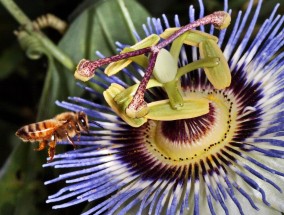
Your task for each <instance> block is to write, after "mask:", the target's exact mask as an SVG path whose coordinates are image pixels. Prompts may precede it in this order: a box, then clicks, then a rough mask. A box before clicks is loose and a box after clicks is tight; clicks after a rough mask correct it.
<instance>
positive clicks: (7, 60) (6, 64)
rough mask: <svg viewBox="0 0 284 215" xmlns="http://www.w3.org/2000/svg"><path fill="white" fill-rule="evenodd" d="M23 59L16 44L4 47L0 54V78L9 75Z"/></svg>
mask: <svg viewBox="0 0 284 215" xmlns="http://www.w3.org/2000/svg"><path fill="white" fill-rule="evenodd" d="M23 59H24V55H23V54H19V47H18V45H15V44H13V45H11V46H9V47H8V48H7V49H5V50H4V51H3V52H2V54H1V55H0V65H1V71H0V79H4V78H6V77H8V76H9V75H11V73H12V72H13V71H15V68H17V67H18V66H19V64H20V62H22V61H23Z"/></svg>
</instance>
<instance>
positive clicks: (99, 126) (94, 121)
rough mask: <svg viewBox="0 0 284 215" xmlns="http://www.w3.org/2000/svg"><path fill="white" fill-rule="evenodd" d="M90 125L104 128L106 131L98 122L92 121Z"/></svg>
mask: <svg viewBox="0 0 284 215" xmlns="http://www.w3.org/2000/svg"><path fill="white" fill-rule="evenodd" d="M90 123H94V124H95V125H97V126H99V127H100V128H103V129H104V127H103V126H101V124H99V123H97V122H96V121H90Z"/></svg>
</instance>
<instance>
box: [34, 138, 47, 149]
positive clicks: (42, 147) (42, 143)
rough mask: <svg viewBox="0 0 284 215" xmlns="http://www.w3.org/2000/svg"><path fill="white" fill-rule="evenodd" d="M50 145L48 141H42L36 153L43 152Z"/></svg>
mask: <svg viewBox="0 0 284 215" xmlns="http://www.w3.org/2000/svg"><path fill="white" fill-rule="evenodd" d="M47 144H48V141H46V140H44V141H41V142H40V143H39V145H38V148H35V149H34V150H35V151H41V150H43V149H44V148H45V147H46V146H47Z"/></svg>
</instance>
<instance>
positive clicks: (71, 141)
mask: <svg viewBox="0 0 284 215" xmlns="http://www.w3.org/2000/svg"><path fill="white" fill-rule="evenodd" d="M66 137H67V140H68V141H69V143H71V144H72V146H73V147H74V149H76V148H77V146H76V144H75V143H74V141H73V140H72V139H71V137H70V136H69V135H68V133H67V132H66Z"/></svg>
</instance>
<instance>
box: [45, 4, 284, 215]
mask: <svg viewBox="0 0 284 215" xmlns="http://www.w3.org/2000/svg"><path fill="white" fill-rule="evenodd" d="M199 2H200V8H201V9H202V10H201V12H200V14H199V17H201V18H202V17H203V16H204V15H203V12H202V11H203V8H204V6H203V4H202V3H201V1H199ZM261 4H262V1H258V4H257V6H256V9H255V10H253V9H252V5H253V1H250V2H249V4H248V8H247V10H246V11H245V13H244V14H242V13H241V12H239V13H238V15H237V17H232V20H233V22H232V24H231V25H230V26H229V29H230V32H231V33H229V34H228V33H226V32H227V30H226V29H225V30H221V31H220V33H219V34H218V45H219V47H220V49H221V50H222V53H223V54H224V56H225V59H226V60H227V62H228V65H229V71H230V73H229V74H230V75H231V79H230V80H231V82H230V83H229V84H225V85H226V86H225V85H224V86H222V87H220V89H219V87H218V86H219V85H218V84H219V83H221V82H222V80H221V79H220V80H217V79H216V80H217V82H214V81H211V80H210V75H212V74H208V73H210V71H206V69H204V68H207V67H206V66H204V65H205V64H204V62H203V61H202V62H201V63H202V67H197V68H195V69H194V70H193V71H190V72H188V71H189V70H190V69H189V70H187V65H188V64H189V62H196V61H197V60H198V59H200V55H201V57H204V56H203V54H200V55H199V52H197V49H196V48H188V46H186V47H185V45H179V46H180V48H177V49H176V50H178V51H179V53H178V55H176V54H175V55H172V57H173V59H171V60H168V61H167V62H165V64H166V63H168V62H172V61H175V60H177V61H178V62H179V63H178V67H177V68H175V67H170V68H172V69H171V70H176V71H174V72H175V76H166V77H164V76H162V75H161V76H159V75H160V74H158V75H157V76H158V78H157V80H158V81H159V83H157V82H155V80H150V81H149V83H148V85H147V87H148V88H150V86H155V87H154V88H153V89H151V90H149V91H148V92H147V93H146V97H145V102H147V104H148V106H147V108H148V109H147V111H148V112H147V111H146V112H143V114H141V115H138V117H137V115H136V116H134V118H132V117H131V116H129V115H127V113H126V112H125V110H126V109H127V105H126V104H129V103H130V102H131V100H132V98H133V97H132V96H133V94H134V93H135V91H136V90H137V89H138V85H139V81H140V80H137V77H141V76H142V77H143V76H144V72H145V67H147V66H148V65H147V59H146V61H145V59H144V58H145V56H144V55H141V56H140V58H136V59H134V60H133V59H132V58H129V59H126V60H124V61H123V62H121V64H111V65H110V67H111V69H110V67H108V68H107V74H108V73H109V72H110V73H111V75H113V76H110V77H108V76H106V75H105V73H104V72H103V71H98V70H97V71H96V76H97V77H98V78H97V79H91V80H90V81H92V82H93V83H95V84H97V85H99V86H101V87H104V88H105V92H104V97H105V98H106V100H109V101H108V104H109V105H110V107H109V106H108V105H104V104H99V103H95V102H93V101H88V100H86V99H83V98H78V97H70V98H69V101H68V102H65V101H63V102H57V104H58V105H59V106H61V107H63V108H65V109H68V110H72V111H84V112H86V113H87V115H88V116H89V118H90V127H91V131H90V134H89V135H82V137H81V138H80V141H77V142H76V144H77V145H79V146H80V147H81V148H80V149H77V150H74V151H70V152H67V153H64V154H57V155H55V157H54V161H53V162H51V163H48V164H45V165H44V166H46V167H47V166H48V167H54V168H64V169H66V171H67V173H64V174H61V175H60V176H59V177H58V178H55V179H53V180H50V181H47V182H46V184H51V183H55V182H58V181H61V180H64V181H65V182H66V186H64V187H63V188H62V189H60V190H59V191H58V192H57V193H55V194H54V195H51V196H49V198H48V200H47V202H48V203H56V205H55V206H53V208H54V209H57V208H65V207H70V206H72V205H76V204H79V203H82V202H93V206H92V207H91V208H90V209H89V210H88V211H86V212H84V214H85V215H86V214H126V213H127V212H128V213H130V214H213V215H214V214H218V215H219V214H237V213H239V214H257V213H259V214H281V212H284V206H283V204H284V196H283V193H282V189H283V187H284V178H283V176H284V171H283V167H284V160H283V156H284V150H283V149H284V148H283V147H284V125H283V123H284V117H283V114H284V111H283V110H284V104H283V101H284V88H283V84H284V81H283V80H284V79H283V77H284V55H283V45H284V34H283V21H284V17H283V16H280V15H276V11H277V8H278V7H279V5H276V6H275V9H274V10H273V11H272V12H271V15H270V17H269V18H268V19H267V20H265V22H264V23H263V24H262V26H261V28H260V29H259V30H258V33H257V34H256V35H254V36H252V35H253V34H252V32H253V31H254V30H255V24H256V22H257V21H258V15H259V12H260V9H261ZM226 6H227V2H225V9H224V10H225V11H226V10H227V8H226ZM189 12H190V13H189V16H190V22H191V23H192V22H194V17H195V10H194V8H193V7H190V9H189ZM230 12H231V11H229V13H230ZM248 17H252V19H251V20H249V19H248ZM163 20H164V23H165V26H166V27H165V28H164V27H163V26H162V25H161V22H160V19H151V21H150V19H149V22H148V25H145V26H143V28H144V29H145V32H146V34H147V35H148V36H150V35H151V34H158V35H161V34H162V35H165V34H167V33H166V32H167V29H170V30H168V32H169V31H173V30H172V28H170V26H169V24H168V23H169V22H168V20H167V18H166V17H165V16H163ZM175 27H180V26H179V21H178V19H176V26H175ZM161 29H163V30H161ZM212 29H213V28H212ZM212 29H211V30H210V34H213V33H214V32H213V30H212ZM200 30H202V31H203V30H204V28H203V27H200ZM228 32H229V31H228ZM150 38H151V41H152V39H153V38H152V37H150ZM225 38H226V39H225ZM154 41H155V38H154ZM175 41H177V40H175ZM175 41H174V42H173V43H175V45H178V42H175ZM183 41H184V40H183ZM212 41H213V40H212ZM183 43H184V42H183ZM152 44H153V43H152ZM154 44H159V43H158V41H156V42H154ZM208 44H209V43H208ZM118 45H119V47H120V48H121V49H124V48H125V45H122V44H118ZM209 45H210V44H209ZM175 47H177V46H175ZM140 48H141V49H143V48H145V47H140ZM130 49H131V50H132V51H133V50H135V49H136V46H131V47H130ZM131 50H130V51H131ZM148 50H149V49H148ZM169 51H170V53H176V52H174V51H172V52H171V50H169ZM165 52H167V51H165ZM142 54H143V53H142ZM165 55H167V56H168V54H167V53H166V54H165ZM176 56H178V57H176ZM170 58H171V57H169V58H168V57H166V58H165V59H170ZM120 60H121V59H120ZM201 60H202V59H201ZM215 60H216V59H215ZM157 61H158V62H163V58H161V59H159V57H158V60H157ZM143 62H144V63H145V62H146V64H143ZM154 62H156V61H154ZM208 62H209V61H207V63H208ZM214 62H215V61H214V59H213V60H212V61H210V63H212V65H213V67H214ZM215 63H216V62H215ZM223 63H224V62H223ZM127 65H133V68H136V73H133V72H132V73H131V72H130V71H129V70H128V69H125V67H126V66H127ZM141 65H142V66H141ZM143 65H144V66H145V67H143ZM210 65H211V64H210ZM153 66H155V65H153ZM113 68H116V69H117V68H118V69H117V72H118V71H120V70H121V69H123V72H124V73H125V74H126V75H128V76H129V78H130V79H131V81H132V83H125V82H124V81H122V80H121V79H119V78H118V77H117V76H115V74H116V72H114V70H113ZM155 68H157V67H155ZM191 68H193V67H192V65H191ZM198 68H199V69H198ZM152 69H153V68H152ZM157 70H159V69H157ZM162 70H165V68H163V67H162ZM183 70H186V72H184V71H183ZM204 70H205V71H204ZM84 72H85V74H87V75H90V74H91V73H90V72H91V71H90V70H85V71H84ZM179 72H180V73H179ZM177 74H182V75H180V76H178V75H177ZM91 75H93V73H92V74H91ZM221 75H222V74H221ZM154 76H155V77H156V75H155V74H154ZM173 77H178V78H177V80H175V78H173ZM218 77H219V76H218ZM226 77H229V76H226ZM138 79H139V78H138ZM100 80H101V81H100ZM161 80H162V81H161ZM163 80H166V81H165V82H166V83H169V82H171V81H176V82H173V83H172V85H167V86H165V85H164V83H162V82H163ZM214 80H215V79H214ZM106 83H107V84H106ZM177 83H178V84H179V85H176V84H177ZM215 83H217V85H215ZM79 85H80V86H81V87H83V88H84V89H85V90H86V91H88V92H90V93H91V94H94V95H98V92H96V91H95V90H93V89H91V88H89V87H86V86H85V85H83V84H79ZM227 85H228V86H227ZM173 86H178V87H179V89H177V90H176V91H171V89H173ZM161 87H164V88H161ZM145 89H146V86H145ZM138 90H139V89H138ZM113 94H115V95H113ZM174 94H176V95H178V97H179V100H178V102H181V103H182V105H181V106H175V105H173V104H178V102H177V100H175V98H176V97H175V96H173V97H172V98H171V95H174ZM121 95H123V96H121ZM116 96H118V97H116ZM119 96H120V97H119ZM167 99H168V100H167ZM171 99H172V100H171ZM169 100H171V101H172V102H170V101H169ZM196 101H198V102H201V103H202V101H204V104H199V103H197V102H196ZM127 102H128V103H127ZM151 102H156V103H154V105H152V106H154V107H155V108H152V106H151ZM188 102H189V103H188ZM120 104H122V105H120ZM194 105H196V108H194V107H195V106H194ZM184 107H185V109H183V108H184ZM199 107H204V110H203V111H202V112H200V113H199V114H196V111H198V108H199ZM151 108H152V109H151ZM175 108H176V109H175ZM165 109H166V111H165ZM195 109H196V111H195ZM159 110H160V111H159ZM151 111H152V112H151ZM153 111H154V112H153ZM167 111H168V112H167ZM174 111H176V112H174ZM179 111H181V112H179ZM183 111H185V112H186V111H187V112H186V113H183ZM173 113H177V114H173ZM179 113H180V115H179ZM151 114H152V115H151ZM167 114H168V115H167ZM186 114H188V115H187V116H188V117H186ZM191 114H192V115H191ZM194 114H195V115H194ZM154 116H155V117H156V118H155V117H154ZM163 117H164V118H163ZM92 120H93V121H96V122H97V123H99V124H100V125H101V126H102V127H103V128H104V129H102V128H100V127H98V126H97V124H95V123H92ZM135 125H137V126H135Z"/></svg>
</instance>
